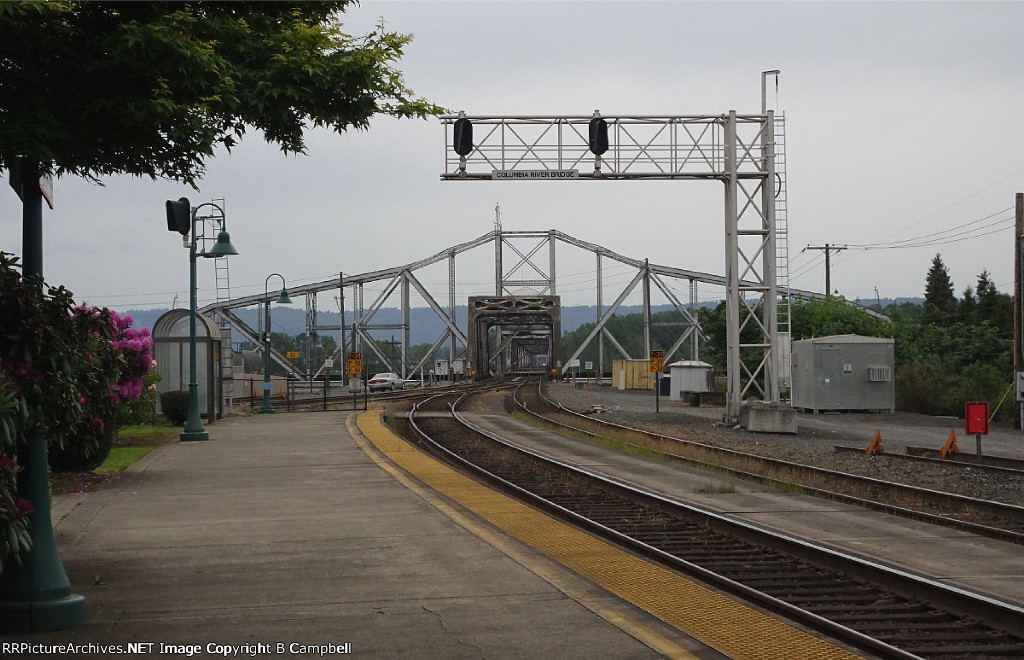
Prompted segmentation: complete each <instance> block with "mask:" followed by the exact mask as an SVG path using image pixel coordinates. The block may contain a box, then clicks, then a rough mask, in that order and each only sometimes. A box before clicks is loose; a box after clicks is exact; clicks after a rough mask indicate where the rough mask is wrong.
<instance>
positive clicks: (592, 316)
mask: <svg viewBox="0 0 1024 660" xmlns="http://www.w3.org/2000/svg"><path fill="white" fill-rule="evenodd" d="M856 302H857V303H858V304H860V305H863V306H864V307H873V306H874V305H876V304H877V303H878V302H881V305H882V308H883V309H885V308H886V307H887V306H889V305H891V304H897V305H898V304H902V303H912V304H916V305H920V304H921V303H923V302H924V299H923V298H882V299H881V300H880V301H876V300H874V299H869V298H862V299H860V300H857V301H856ZM717 304H718V301H715V302H710V303H702V304H701V306H702V307H708V306H710V307H714V306H715V305H717ZM671 309H672V306H671V305H654V306H652V308H651V311H652V312H664V311H669V310H671ZM167 311H168V310H167V309H130V310H128V311H127V313H128V314H130V315H131V317H132V319H134V324H133V327H136V328H149V329H150V330H152V329H153V324H154V323H156V320H157V319H158V318H160V316H161V315H162V314H164V313H165V312H167ZM641 311H642V308H641V307H640V306H639V305H622V306H621V307H619V309H618V310H617V311H616V315H617V316H625V315H627V314H639V313H640V312H641ZM235 313H236V314H237V315H238V317H239V318H241V319H242V320H243V321H245V322H246V323H247V324H249V327H252V328H255V327H257V325H258V323H257V321H256V310H255V308H249V309H239V310H236V311H235ZM271 315H272V316H271V323H272V324H273V326H274V328H273V329H274V332H284V333H287V334H290V335H293V336H294V335H298V334H301V333H303V332H305V331H306V311H305V310H304V309H302V308H299V307H295V306H292V307H286V306H275V307H274V309H273V311H272V312H271ZM409 316H410V320H411V322H412V343H413V344H432V343H434V341H436V340H437V338H438V337H439V336H441V333H442V332H444V328H445V326H444V323H442V322H441V320H440V319H439V318H438V317H437V315H436V314H435V313H434V312H433V310H431V309H430V308H429V307H414V308H413V309H412V310H411V311H410V313H409ZM455 316H456V318H457V319H458V323H459V327H461V328H462V329H463V330H465V329H466V307H465V305H461V306H459V307H458V308H457V309H456V312H455ZM340 319H341V316H340V315H339V314H338V313H337V312H326V311H319V312H318V313H317V320H318V323H319V325H321V326H331V325H335V326H336V325H338V324H339V323H340ZM373 321H374V323H381V324H396V323H400V322H401V312H400V311H399V309H398V308H396V307H388V308H384V309H381V310H380V311H379V312H377V313H376V314H375V315H374V317H373ZM595 321H597V307H596V306H594V305H572V306H568V307H562V334H567V333H569V332H572V331H573V330H575V329H577V328H579V327H580V326H581V325H583V324H585V323H594V322H595ZM345 322H346V323H352V316H351V315H350V314H348V313H346V315H345ZM389 332H393V333H394V334H395V338H396V339H397V338H398V331H397V330H394V331H389ZM324 334H329V335H331V336H333V337H337V336H338V331H337V330H331V331H328V332H325V333H324ZM382 338H383V337H382Z"/></svg>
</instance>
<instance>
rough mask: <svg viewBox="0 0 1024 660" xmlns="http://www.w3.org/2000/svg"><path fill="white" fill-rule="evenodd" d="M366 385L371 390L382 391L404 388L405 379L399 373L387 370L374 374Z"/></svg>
mask: <svg viewBox="0 0 1024 660" xmlns="http://www.w3.org/2000/svg"><path fill="white" fill-rule="evenodd" d="M366 386H367V387H368V388H369V389H370V391H371V392H380V391H383V390H392V391H394V390H404V389H405V381H404V380H403V379H402V377H401V376H399V375H398V374H393V373H391V372H390V371H385V372H384V373H381V374H374V375H373V378H371V379H370V380H369V382H368V383H367V384H366Z"/></svg>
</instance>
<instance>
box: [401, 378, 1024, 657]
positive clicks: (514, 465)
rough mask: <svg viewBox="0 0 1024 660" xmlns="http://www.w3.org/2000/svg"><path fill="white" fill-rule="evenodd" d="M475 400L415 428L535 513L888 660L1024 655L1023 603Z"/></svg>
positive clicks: (427, 407)
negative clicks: (689, 491)
mask: <svg viewBox="0 0 1024 660" xmlns="http://www.w3.org/2000/svg"><path fill="white" fill-rule="evenodd" d="M469 396H471V394H469V393H442V394H437V395H435V396H433V397H430V398H428V399H424V400H422V401H420V402H418V403H417V404H416V405H415V406H414V407H413V409H412V410H411V411H410V412H409V413H408V416H407V420H408V424H409V427H410V429H411V430H412V431H413V432H414V433H415V435H416V436H417V437H418V439H419V440H420V441H421V442H422V444H424V446H426V447H428V448H429V449H430V450H431V451H433V452H434V453H436V454H438V455H440V456H442V457H443V458H445V459H446V460H447V461H449V462H452V463H455V464H457V465H459V466H461V467H462V468H463V469H466V470H469V471H472V472H474V473H475V474H478V475H480V476H482V477H483V478H485V479H486V480H488V481H490V482H491V483H492V484H494V485H496V486H497V487H499V488H502V489H504V490H506V491H508V492H510V493H513V494H514V495H516V496H517V497H519V498H521V499H525V500H527V501H529V502H530V503H532V504H534V505H535V506H538V507H540V508H543V509H545V510H547V511H549V512H551V513H553V514H555V515H557V516H559V517H562V518H564V519H567V520H569V521H571V522H573V523H574V524H577V525H580V526H582V527H585V528H586V529H588V530H590V531H592V532H594V533H596V534H599V535H601V536H604V537H606V538H608V539H611V540H613V541H614V542H616V543H619V544H621V545H623V546H626V547H627V548H629V549H630V550H632V551H634V552H637V553H640V554H643V555H645V556H648V557H650V558H652V559H655V560H656V561H658V562H660V563H662V564H664V565H667V566H669V567H671V568H673V569H676V570H679V571H681V572H683V573H686V574H688V575H692V576H695V577H696V578H698V579H700V580H702V581H704V582H708V583H711V584H713V585H714V586H717V587H719V588H721V589H724V590H726V591H729V592H731V593H734V594H737V595H738V596H740V597H742V598H744V599H747V600H749V601H753V602H755V603H757V604H758V605H760V606H762V607H766V608H768V609H770V610H772V611H775V612H779V613H781V614H782V615H784V616H786V617H788V618H790V619H793V620H796V621H799V622H800V623H802V624H803V625H806V626H809V627H811V628H814V629H816V630H819V631H821V632H823V633H825V634H827V635H829V636H831V637H833V638H835V639H838V640H842V641H843V642H846V643H848V644H851V645H853V646H855V647H857V648H859V649H862V650H865V651H868V652H870V653H873V654H877V655H878V656H881V657H885V658H930V659H932V658H933V659H939V658H990V657H1004V658H1005V657H1024V637H1022V636H1021V631H1022V630H1024V609H1022V608H1020V607H1016V606H1014V605H1009V604H1006V603H1001V602H998V601H996V600H994V599H991V598H987V597H983V596H978V595H976V594H971V593H969V592H966V591H964V590H961V589H957V588H951V587H949V586H947V585H943V584H940V583H938V582H935V581H932V580H928V579H925V578H921V577H919V576H914V575H911V574H908V573H906V572H904V571H899V570H895V569H892V568H890V567H886V566H883V565H879V564H875V563H873V562H870V561H867V560H865V559H863V558H857V557H853V556H850V555H847V554H844V553H840V552H837V551H835V550H832V549H829V548H823V547H820V546H817V545H815V544H813V543H809V542H807V541H803V540H800V539H795V538H792V537H788V536H785V535H780V534H777V533H774V532H770V531H768V530H764V529H761V528H758V527H755V526H752V525H749V524H746V523H740V522H736V521H731V520H729V519H727V518H724V517H722V516H718V515H716V514H714V513H711V512H708V511H706V510H703V509H699V508H697V507H693V506H690V505H687V504H685V503H683V502H679V501H675V500H671V499H668V498H665V497H661V496H658V495H655V494H652V493H648V492H645V491H642V490H640V489H637V488H635V487H633V486H630V485H627V484H624V483H620V482H617V481H614V480H611V479H608V478H606V477H603V476H600V475H597V474H594V473H592V472H590V471H588V470H585V469H582V468H580V467H576V466H573V465H569V464H567V463H562V462H559V461H555V460H552V459H550V458H547V457H544V456H541V455H539V454H536V453H533V452H530V451H528V450H525V449H521V448H518V447H515V446H513V445H511V444H509V443H507V442H505V441H503V440H502V439H501V438H498V437H496V436H494V435H492V434H489V433H487V432H486V431H485V430H484V429H482V428H480V427H478V426H475V425H473V424H472V423H471V422H470V421H469V420H468V419H467V418H466V417H465V416H463V414H462V413H461V412H460V404H461V403H462V402H463V401H464V400H465V399H466V398H467V397H469ZM446 413H447V414H446ZM457 426H458V427H457ZM460 429H461V430H460ZM496 447H497V448H496Z"/></svg>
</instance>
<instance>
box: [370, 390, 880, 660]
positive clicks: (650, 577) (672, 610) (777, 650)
mask: <svg viewBox="0 0 1024 660" xmlns="http://www.w3.org/2000/svg"><path fill="white" fill-rule="evenodd" d="M358 426H359V429H360V430H361V431H362V433H363V434H364V435H365V436H366V437H367V438H368V439H369V440H370V442H372V443H373V444H374V445H375V446H376V447H377V449H379V450H380V451H381V452H383V453H384V454H385V455H386V456H387V457H388V458H389V459H391V460H392V461H394V462H395V463H396V464H397V465H398V466H400V467H401V468H403V469H404V470H406V471H407V472H409V473H411V474H412V475H414V476H415V477H417V478H418V479H420V480H422V481H423V482H424V483H426V484H427V485H428V486H430V487H432V488H434V489H436V490H438V491H440V492H441V493H443V494H444V495H446V496H447V497H449V498H451V499H452V500H454V501H455V502H458V503H459V504H461V505H462V506H465V507H466V508H468V509H470V510H472V511H473V512H475V513H476V514H477V515H479V516H480V517H482V518H484V519H485V520H487V521H488V522H489V523H491V524H492V525H494V526H495V527H497V528H499V529H501V530H502V531H504V532H505V533H507V534H510V535H512V536H515V537H516V538H518V539H520V540H521V541H523V542H525V543H527V544H528V545H530V546H532V547H534V548H536V549H537V550H539V551H541V552H543V553H544V554H546V555H547V556H549V557H551V558H553V559H555V560H557V561H558V562H559V563H561V564H563V565H564V566H566V567H567V568H569V569H571V570H572V571H574V572H576V573H578V574H579V575H581V576H583V577H585V578H587V579H589V580H591V581H592V582H594V583H596V584H598V585H600V586H601V587H603V588H604V589H606V590H608V591H610V592H611V593H613V594H615V595H616V596H619V597H620V598H623V599H624V600H626V601H628V602H630V603H632V604H633V605H636V606H637V607H639V608H641V609H643V610H645V611H647V612H649V613H651V614H652V615H654V616H655V617H657V618H659V619H661V620H662V621H664V622H666V623H668V624H669V625H671V626H673V627H675V628H676V629H678V630H680V631H682V632H683V633H685V634H687V635H689V636H691V637H693V638H695V639H697V640H699V641H701V642H703V643H704V644H706V645H708V646H710V647H712V648H714V649H716V650H718V651H719V652H720V653H723V654H725V655H727V656H729V657H730V658H734V659H736V660H742V659H745V658H751V659H753V658H757V659H763V660H769V659H774V658H778V659H780V660H783V659H784V660H790V659H791V658H822V659H833V658H835V659H846V658H849V659H854V658H858V657H860V656H857V655H855V654H853V653H851V652H850V651H848V650H846V649H844V648H841V647H838V646H836V645H834V644H831V643H829V642H827V641H825V640H822V639H818V638H817V637H814V636H813V635H810V634H809V633H806V632H804V631H802V630H800V629H798V628H795V627H793V626H792V625H790V624H788V623H786V622H784V621H781V620H779V619H776V618H773V617H771V616H768V615H767V614H764V613H762V612H758V611H757V610H753V609H751V608H750V607H747V606H746V605H743V604H741V603H738V602H736V601H734V600H733V599H731V598H729V597H728V596H725V595H723V594H720V593H717V592H715V591H712V590H710V589H708V588H706V587H703V586H701V585H699V584H696V583H695V582H692V581H690V580H688V579H686V578H684V577H682V576H680V575H678V574H676V573H673V572H672V571H669V570H667V569H665V568H662V567H660V566H657V565H655V564H652V563H650V562H647V561H645V560H643V559H640V558H638V557H635V556H633V555H631V554H629V553H627V552H624V551H622V550H620V549H618V548H616V547H614V546H612V545H610V544H608V543H606V542H604V541H602V540H600V539H597V538H594V537H592V536H590V535H589V534H586V533H584V532H582V531H579V530H577V529H574V528H572V527H570V526H568V525H566V524H564V523H562V522H560V521H558V520H555V519H554V518H551V517H549V516H547V515H545V514H543V513H540V512H539V511H536V510H534V509H532V508H530V507H528V506H526V505H525V504H522V503H521V502H518V501H516V500H514V499H512V498H510V497H508V496H506V495H503V494H501V493H498V492H496V491H493V490H491V489H489V488H487V487H486V486H483V485H481V484H478V483H477V482H475V481H473V480H472V479H469V478H468V477H465V476H463V475H461V474H459V473H458V472H456V471H455V470H453V469H451V468H449V467H448V466H446V465H444V464H443V463H441V462H439V461H436V460H434V459H433V458H431V457H429V456H427V455H426V454H424V453H422V452H420V451H419V450H417V449H415V448H414V447H413V446H412V445H410V444H408V443H407V442H405V441H404V440H402V439H401V438H399V437H397V436H396V435H394V434H393V433H392V432H391V431H390V430H389V429H388V428H387V427H386V426H385V425H384V423H383V422H382V421H381V419H380V412H379V411H376V410H371V411H367V412H365V413H362V414H361V415H359V418H358ZM641 641H646V640H641ZM666 641H668V640H666ZM674 646H675V645H674ZM677 648H678V649H679V650H680V652H684V651H683V649H682V648H681V647H677ZM665 651H668V649H665ZM666 654H667V655H673V656H676V655H677V654H676V653H672V652H668V653H666ZM680 654H681V653H680ZM687 655H688V654H687ZM684 657H685V656H684ZM691 657H692V656H691Z"/></svg>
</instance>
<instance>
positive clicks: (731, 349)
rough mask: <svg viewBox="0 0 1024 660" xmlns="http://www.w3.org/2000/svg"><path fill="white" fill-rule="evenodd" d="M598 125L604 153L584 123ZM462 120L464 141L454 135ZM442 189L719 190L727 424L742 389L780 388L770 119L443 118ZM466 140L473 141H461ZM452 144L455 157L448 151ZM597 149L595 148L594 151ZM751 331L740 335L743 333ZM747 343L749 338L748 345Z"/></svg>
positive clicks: (783, 372)
mask: <svg viewBox="0 0 1024 660" xmlns="http://www.w3.org/2000/svg"><path fill="white" fill-rule="evenodd" d="M595 118H600V119H603V120H604V121H605V122H607V129H608V140H607V151H604V153H601V154H598V153H595V152H592V151H591V135H590V125H591V122H592V121H593V120H594V119H595ZM466 121H468V123H469V125H471V126H472V130H471V132H469V133H466V132H462V133H458V134H457V127H458V126H459V125H460V124H461V125H462V128H465V125H466ZM442 123H443V125H444V127H445V145H446V155H445V171H444V173H443V174H441V179H442V180H445V181H473V180H491V179H496V180H510V179H511V180H524V179H581V180H592V181H593V180H622V179H690V180H717V181H721V182H722V183H724V184H725V185H724V187H725V204H724V220H725V223H724V225H725V264H726V274H725V288H726V292H725V300H726V343H727V362H728V365H727V367H728V394H727V398H726V414H725V416H726V418H727V419H730V420H735V419H736V418H737V417H738V416H739V407H740V402H741V400H742V398H743V397H744V395H745V394H746V393H747V392H748V391H754V392H756V393H757V394H758V395H759V396H761V397H762V398H764V399H765V400H767V401H771V402H778V401H779V400H780V390H781V385H782V384H784V383H788V382H789V373H788V372H789V367H788V365H783V364H782V360H781V355H782V353H783V350H782V346H781V343H780V337H779V333H778V311H777V310H778V305H779V291H778V288H777V279H776V278H777V270H776V269H777V262H776V233H775V232H776V221H775V197H776V190H777V189H781V188H782V185H781V184H782V182H780V181H778V180H777V177H778V174H777V173H776V161H775V131H774V128H775V117H774V112H773V111H770V110H766V111H765V112H763V113H762V114H756V115H740V114H737V113H736V111H730V112H728V113H727V114H722V115H680V116H664V115H630V116H608V117H602V116H601V115H600V113H598V112H595V113H594V114H593V115H588V116H561V117H545V116H483V115H481V116H470V115H466V114H465V113H459V114H457V115H447V116H444V117H442ZM467 136H472V137H469V139H467ZM456 137H458V138H459V142H460V149H459V151H460V152H461V153H456V151H455V147H454V144H455V141H456ZM599 151H600V150H599ZM748 328H749V329H751V330H754V332H750V331H748V332H746V333H745V334H744V330H747V329H748ZM751 335H756V336H755V337H753V338H750V337H751Z"/></svg>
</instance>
